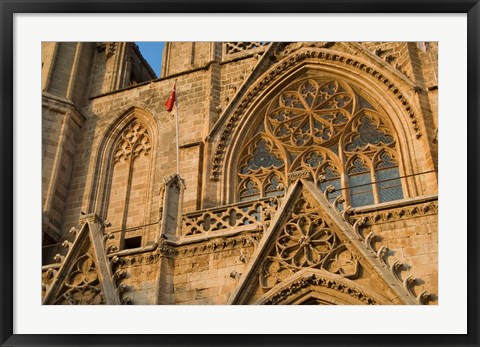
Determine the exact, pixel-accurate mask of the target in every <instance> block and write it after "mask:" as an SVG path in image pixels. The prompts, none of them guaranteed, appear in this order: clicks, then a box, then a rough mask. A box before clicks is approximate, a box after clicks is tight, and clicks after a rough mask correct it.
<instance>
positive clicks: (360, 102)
mask: <svg viewBox="0 0 480 347" xmlns="http://www.w3.org/2000/svg"><path fill="white" fill-rule="evenodd" d="M263 112H264V118H263V124H261V125H260V126H259V127H258V129H257V131H256V133H255V134H254V138H253V139H252V140H250V141H248V142H247V143H246V144H245V145H244V147H243V149H242V151H241V153H242V154H241V155H240V160H239V166H238V171H237V177H238V182H239V183H238V185H237V187H238V188H237V199H238V200H242V201H243V200H250V199H257V198H261V197H265V196H270V195H275V194H277V195H278V194H282V193H283V191H284V188H285V186H286V184H287V183H288V182H287V181H286V180H285V177H286V176H287V174H288V173H290V172H294V171H302V170H308V171H310V172H311V173H312V177H313V178H314V180H315V182H316V183H317V185H318V186H319V187H320V188H321V189H322V190H325V189H326V188H327V187H328V186H333V187H334V188H335V191H334V192H333V194H331V195H330V198H331V199H332V200H333V199H335V198H336V197H337V196H339V195H342V196H343V197H344V198H345V200H346V203H347V204H348V205H351V206H353V207H356V206H365V205H372V204H376V203H381V202H387V201H393V200H399V199H403V197H404V193H403V187H402V181H401V179H400V176H401V168H400V165H399V161H398V158H399V152H398V148H397V143H396V140H395V136H394V132H393V130H392V128H391V126H389V125H387V123H386V122H385V117H384V115H382V114H381V113H379V112H378V111H377V110H376V109H375V108H374V107H373V106H372V105H371V104H370V103H369V102H368V101H367V100H366V99H365V98H364V97H362V96H361V95H360V93H359V92H358V91H357V90H356V88H354V87H353V86H350V85H349V84H347V83H345V82H344V81H339V80H325V79H322V78H321V77H318V78H316V77H307V78H302V79H300V80H298V81H296V82H293V83H292V84H290V85H289V86H287V87H286V88H284V89H283V90H282V91H281V92H279V93H278V94H277V95H276V96H275V97H274V98H273V99H272V101H271V102H270V103H269V105H267V106H266V108H265V109H264V111H263ZM275 187H280V188H275Z"/></svg>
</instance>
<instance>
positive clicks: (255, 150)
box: [238, 136, 285, 201]
mask: <svg viewBox="0 0 480 347" xmlns="http://www.w3.org/2000/svg"><path fill="white" fill-rule="evenodd" d="M243 152H244V153H243V156H242V157H241V159H240V172H239V177H240V179H241V181H240V184H239V189H238V191H239V196H240V201H246V200H253V199H258V198H260V197H267V196H275V195H279V194H282V193H283V190H284V187H285V176H284V173H283V170H284V167H285V164H284V161H283V160H281V154H280V153H279V151H278V150H277V149H276V147H275V146H274V144H273V142H272V141H271V140H270V139H269V138H268V137H267V136H256V137H255V138H254V139H253V140H252V141H250V142H249V144H247V146H246V148H245V150H244V151H243Z"/></svg>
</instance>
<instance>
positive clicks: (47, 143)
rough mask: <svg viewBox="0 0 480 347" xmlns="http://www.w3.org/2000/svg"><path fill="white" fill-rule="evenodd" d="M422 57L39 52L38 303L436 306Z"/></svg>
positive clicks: (382, 45) (286, 51) (214, 48)
mask: <svg viewBox="0 0 480 347" xmlns="http://www.w3.org/2000/svg"><path fill="white" fill-rule="evenodd" d="M437 51H438V46H437V44H436V43H416V42H168V43H166V45H165V49H164V54H163V64H162V71H161V75H160V76H159V77H157V76H156V75H155V73H154V72H153V70H152V69H151V67H150V66H149V65H148V63H147V62H146V61H145V60H144V58H143V57H142V55H141V53H140V52H139V49H138V47H137V46H136V45H135V44H134V43H132V42H44V43H43V44H42V133H43V136H42V170H43V171H42V172H43V177H42V209H43V210H42V216H43V219H42V221H43V222H42V223H43V225H42V240H43V244H42V250H43V252H42V254H43V264H42V279H41V281H42V302H43V304H109V305H110V304H322V305H323V304H347V305H365V304H367V305H371V304H375V305H377V304H378V305H380V304H383V305H417V304H430V305H431V304H434V305H435V304H437V303H438V300H439V298H441V293H439V292H438V285H437V282H438V240H437V239H438V221H437V220H438V186H437V182H438V164H437V148H438V145H437V122H438V117H437V114H438V110H437V92H438V79H437V75H438V71H437ZM175 83H176V98H177V104H178V123H179V135H178V142H179V149H178V152H179V162H178V166H179V170H178V171H179V172H177V155H176V152H177V146H176V136H177V135H176V119H175V117H176V116H175V112H167V110H166V108H165V105H164V104H165V101H166V100H167V99H168V97H169V95H170V92H171V90H172V87H173V85H174V84H175Z"/></svg>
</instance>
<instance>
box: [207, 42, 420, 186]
mask: <svg viewBox="0 0 480 347" xmlns="http://www.w3.org/2000/svg"><path fill="white" fill-rule="evenodd" d="M320 44H321V45H323V44H324V43H320ZM327 45H328V44H327ZM324 47H325V46H324ZM293 48H296V49H295V50H294V52H292V53H291V54H287V55H286V56H285V57H284V58H283V59H282V60H280V61H279V62H278V63H277V64H276V65H275V66H274V67H272V68H271V69H270V71H269V72H268V73H265V75H264V76H263V77H262V78H260V79H259V80H258V81H257V82H256V83H255V84H254V85H253V86H252V88H250V90H249V92H247V93H246V94H245V95H244V96H243V98H242V99H241V100H240V101H239V104H238V106H237V107H236V109H235V111H234V112H233V113H232V114H231V115H230V117H229V118H228V120H227V121H226V124H225V127H224V129H223V132H222V134H221V135H220V137H219V138H220V140H219V141H218V143H217V145H216V150H215V154H214V158H213V162H212V175H211V178H212V179H213V180H216V179H218V178H219V176H220V169H221V166H222V162H223V160H224V153H225V149H226V148H227V146H228V143H229V141H230V136H231V134H232V133H234V130H235V128H236V126H237V124H238V121H239V120H240V118H242V117H243V116H244V115H245V113H246V110H247V109H249V108H250V105H252V104H253V103H254V102H255V101H256V100H257V99H258V98H259V96H260V95H262V92H263V91H264V90H265V89H266V88H267V87H268V86H270V85H272V84H274V83H275V81H276V80H278V79H279V78H280V77H281V76H282V75H283V73H284V72H285V71H287V70H289V69H291V68H292V67H293V66H295V65H297V64H299V63H300V62H302V61H303V60H305V59H318V60H319V61H328V62H329V63H330V62H334V63H335V64H339V65H347V66H348V67H350V68H353V69H357V70H360V72H361V73H363V74H368V75H370V76H371V77H372V78H373V79H375V80H378V81H379V82H380V83H382V84H383V85H385V86H386V87H387V90H388V92H389V93H391V94H393V95H392V96H393V97H394V98H395V99H396V100H398V102H399V103H400V104H401V107H402V108H403V109H404V110H405V113H406V114H407V115H408V117H409V118H410V122H411V124H412V128H413V130H414V132H415V135H416V138H420V137H421V136H422V131H421V129H420V126H419V124H418V120H417V118H416V115H415V112H414V110H413V108H412V106H411V105H410V103H409V101H408V100H407V97H406V95H405V94H403V93H402V92H401V90H400V89H399V87H398V86H397V85H396V84H395V83H394V82H392V81H391V79H389V78H388V77H387V76H385V75H384V74H383V73H382V72H381V71H380V70H378V69H376V68H375V67H374V66H370V65H367V64H366V63H364V62H362V61H359V60H358V59H357V58H355V57H353V56H347V55H345V54H344V53H342V52H333V51H332V52H330V51H326V50H325V48H321V49H319V48H317V47H305V46H304V45H303V44H301V45H300V44H298V45H297V44H294V46H292V49H293ZM342 112H344V111H342ZM280 130H282V129H279V131H280Z"/></svg>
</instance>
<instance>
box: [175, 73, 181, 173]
mask: <svg viewBox="0 0 480 347" xmlns="http://www.w3.org/2000/svg"><path fill="white" fill-rule="evenodd" d="M176 86H177V81H175V122H176V124H175V128H176V130H175V131H176V133H177V134H176V136H175V137H176V138H177V175H179V176H180V154H179V147H180V145H179V139H178V135H179V132H178V98H177V90H176V89H177V88H176Z"/></svg>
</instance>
